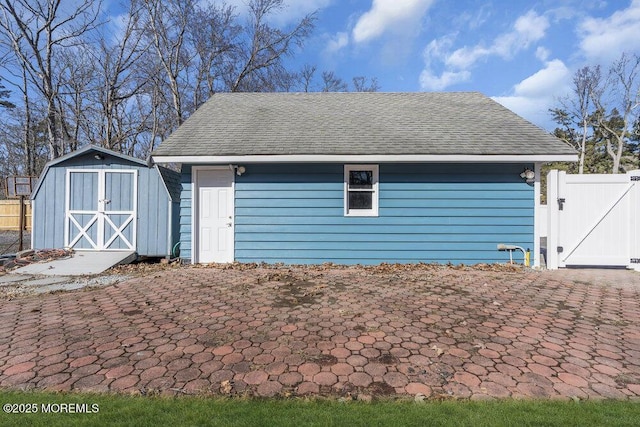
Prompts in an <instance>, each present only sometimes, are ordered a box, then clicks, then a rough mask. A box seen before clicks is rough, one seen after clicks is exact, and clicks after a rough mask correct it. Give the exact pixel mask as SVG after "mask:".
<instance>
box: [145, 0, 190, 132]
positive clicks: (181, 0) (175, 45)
mask: <svg viewBox="0 0 640 427" xmlns="http://www.w3.org/2000/svg"><path fill="white" fill-rule="evenodd" d="M144 5H145V7H146V11H147V22H146V23H145V28H144V29H143V31H145V32H147V33H148V34H149V36H150V37H151V43H152V45H153V48H154V49H155V52H156V55H157V60H158V61H159V62H160V64H161V66H162V69H163V70H164V73H165V75H166V77H167V81H168V84H169V90H170V93H171V100H172V104H173V111H174V114H175V119H176V122H177V125H178V126H179V125H181V124H182V122H184V120H185V110H184V101H185V100H184V98H185V92H186V91H185V90H184V84H183V81H181V76H183V75H184V74H186V73H187V71H186V70H187V68H188V67H189V65H190V61H191V57H192V56H193V52H190V51H189V46H188V45H187V32H188V29H189V25H190V24H191V23H193V20H192V19H191V16H192V15H193V14H194V7H195V4H194V1H193V0H146V1H144Z"/></svg>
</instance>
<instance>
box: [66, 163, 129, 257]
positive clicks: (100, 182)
mask: <svg viewBox="0 0 640 427" xmlns="http://www.w3.org/2000/svg"><path fill="white" fill-rule="evenodd" d="M137 177H138V175H137V172H136V171H135V170H95V169H68V170H67V180H66V181H67V183H66V222H65V234H64V237H65V242H64V243H65V246H66V247H70V248H74V249H76V250H115V251H122V250H132V251H133V250H135V248H136V216H137V215H136V212H137Z"/></svg>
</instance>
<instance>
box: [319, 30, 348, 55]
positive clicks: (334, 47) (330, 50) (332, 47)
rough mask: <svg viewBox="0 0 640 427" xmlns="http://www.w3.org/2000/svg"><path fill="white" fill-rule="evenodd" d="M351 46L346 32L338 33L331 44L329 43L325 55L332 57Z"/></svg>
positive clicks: (332, 38)
mask: <svg viewBox="0 0 640 427" xmlns="http://www.w3.org/2000/svg"><path fill="white" fill-rule="evenodd" d="M348 44H349V34H348V33H344V32H339V33H336V34H335V35H334V36H333V37H331V39H330V40H329V43H327V47H325V49H324V53H325V54H328V55H331V54H334V53H336V52H338V51H339V50H341V49H342V48H344V47H346V46H347V45H348Z"/></svg>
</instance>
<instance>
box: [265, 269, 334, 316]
mask: <svg viewBox="0 0 640 427" xmlns="http://www.w3.org/2000/svg"><path fill="white" fill-rule="evenodd" d="M260 281H261V282H263V281H264V282H276V283H278V284H277V285H276V288H275V290H276V295H275V296H274V304H273V305H274V307H280V308H282V307H297V306H300V305H305V304H316V303H317V302H318V298H319V297H321V296H322V295H324V291H323V289H324V288H326V285H318V284H316V283H314V282H311V281H309V280H307V278H306V277H305V276H304V275H303V276H302V277H300V276H297V275H292V274H287V273H277V272H276V273H270V274H267V275H266V276H265V277H264V278H263V279H262V280H260Z"/></svg>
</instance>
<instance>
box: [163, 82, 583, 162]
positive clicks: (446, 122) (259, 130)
mask: <svg viewBox="0 0 640 427" xmlns="http://www.w3.org/2000/svg"><path fill="white" fill-rule="evenodd" d="M575 154H576V153H575V151H574V150H573V149H572V148H571V147H569V146H567V145H566V144H565V143H563V142H562V141H560V140H559V139H557V138H555V137H554V136H552V135H550V134H548V133H547V132H545V131H544V130H542V129H540V128H539V127H537V126H535V125H533V124H531V123H530V122H528V121H526V120H525V119H523V118H522V117H520V116H518V115H517V114H515V113H513V112H512V111H510V110H508V109H507V108H505V107H503V106H502V105H500V104H498V103H497V102H495V101H493V100H492V99H490V98H488V97H486V96H484V95H482V94H480V93H477V92H447V93H434V92H430V93H427V92H423V93H217V94H215V95H213V96H212V97H211V98H210V99H209V100H208V101H207V102H206V103H205V104H204V105H202V106H201V107H200V108H199V109H198V111H196V112H195V113H194V114H193V115H192V116H191V117H190V118H189V119H188V120H187V121H186V122H185V123H184V124H183V125H182V126H180V127H179V128H178V129H177V130H176V131H175V132H174V133H173V134H172V135H171V136H169V138H167V139H166V140H165V141H164V142H162V144H160V146H159V147H158V148H157V149H156V150H155V151H154V152H153V153H152V155H153V157H154V160H156V161H179V157H181V156H183V157H184V156H218V157H225V156H226V157H230V156H296V155H305V156H309V155H378V156H387V155H389V156H392V155H395V156H398V155H436V156H439V155H442V156H447V155H449V156H450V155H467V156H468V155H471V156H484V155H489V156H491V155H518V156H521V155H532V156H551V155H556V156H557V155H560V156H569V157H573V156H575ZM567 159H569V158H567Z"/></svg>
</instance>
